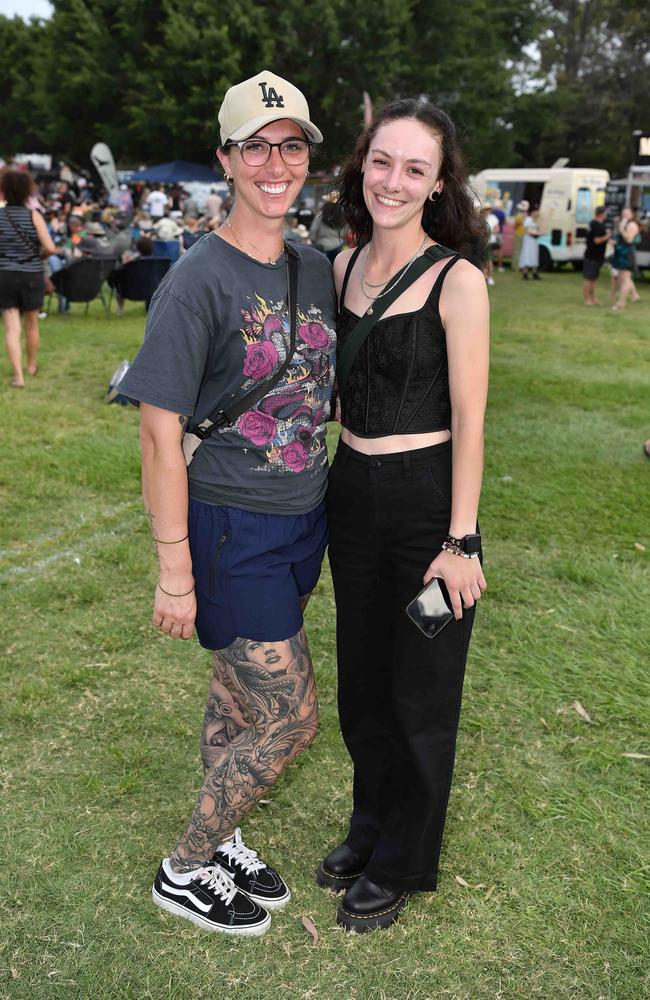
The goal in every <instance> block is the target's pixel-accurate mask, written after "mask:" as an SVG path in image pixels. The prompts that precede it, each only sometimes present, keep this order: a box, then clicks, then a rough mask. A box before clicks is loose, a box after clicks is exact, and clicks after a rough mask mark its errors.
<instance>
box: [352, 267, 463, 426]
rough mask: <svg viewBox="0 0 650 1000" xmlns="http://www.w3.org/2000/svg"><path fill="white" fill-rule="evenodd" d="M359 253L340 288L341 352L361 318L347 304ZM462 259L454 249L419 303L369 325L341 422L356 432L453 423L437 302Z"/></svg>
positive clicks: (442, 334)
mask: <svg viewBox="0 0 650 1000" xmlns="http://www.w3.org/2000/svg"><path fill="white" fill-rule="evenodd" d="M356 256H357V254H353V255H352V257H351V258H350V263H349V264H348V269H347V272H346V276H345V280H344V283H343V288H342V290H341V303H342V305H341V310H340V315H339V321H338V324H337V328H336V336H337V352H340V350H341V349H342V347H343V345H344V344H345V342H346V340H347V338H348V336H349V335H350V333H351V332H352V330H353V329H354V327H355V326H356V324H357V323H358V321H359V318H360V317H359V316H357V315H356V314H355V313H353V312H351V310H350V309H348V308H347V307H346V306H345V305H344V304H343V303H344V302H345V291H346V288H347V282H348V276H349V274H350V272H351V270H352V267H353V263H354V260H355V258H356ZM459 259H460V258H459V256H457V255H454V256H453V257H451V259H450V260H449V262H448V263H447V264H445V266H444V267H443V268H442V270H441V272H440V274H439V275H438V277H437V278H436V281H435V284H434V286H433V288H432V289H431V292H430V293H429V296H428V298H427V301H426V302H425V304H424V305H423V306H422V308H421V309H418V310H417V311H416V312H408V313H398V314H396V315H394V316H387V317H385V318H384V319H380V320H378V321H377V322H376V323H375V325H374V326H373V328H372V329H371V331H370V333H369V335H368V338H367V339H366V341H365V343H364V344H363V346H362V347H361V349H360V351H359V353H358V354H357V356H356V357H355V359H354V361H353V363H352V368H351V369H350V373H349V375H348V379H347V382H346V385H345V392H344V394H343V396H342V398H341V423H342V425H343V426H344V427H347V428H348V430H350V431H352V433H353V434H356V435H357V437H364V438H374V437H385V436H387V435H389V434H424V433H430V432H432V431H441V430H447V429H448V428H449V427H450V426H451V402H450V399H449V372H448V366H447V343H446V338H445V328H444V326H443V325H442V320H441V319H440V311H439V302H440V292H441V289H442V283H443V281H444V278H445V275H446V273H447V271H449V269H450V268H451V267H453V265H454V264H455V263H456V261H457V260H459Z"/></svg>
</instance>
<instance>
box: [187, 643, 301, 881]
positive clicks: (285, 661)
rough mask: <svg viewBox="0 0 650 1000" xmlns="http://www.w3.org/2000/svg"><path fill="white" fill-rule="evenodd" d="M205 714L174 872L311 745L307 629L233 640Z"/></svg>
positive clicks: (197, 860) (205, 854) (201, 856)
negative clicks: (190, 806) (198, 766)
mask: <svg viewBox="0 0 650 1000" xmlns="http://www.w3.org/2000/svg"><path fill="white" fill-rule="evenodd" d="M212 669H213V674H212V680H211V683H210V692H209V695H208V704H207V708H206V711H205V716H204V719H203V734H202V739H201V757H202V760H203V768H204V771H205V775H204V780H203V785H202V787H201V790H200V792H199V796H198V799H197V802H196V806H195V808H194V813H193V815H192V818H191V820H190V823H189V826H188V828H187V830H186V831H185V833H184V834H183V836H182V838H181V840H180V841H179V843H178V845H177V847H176V849H175V850H174V851H173V852H172V855H171V863H172V866H173V868H174V869H175V870H176V871H189V870H190V869H192V868H197V867H198V866H200V865H202V864H205V862H206V861H208V860H209V858H210V857H211V856H212V854H213V853H214V851H215V850H216V848H217V847H218V846H219V844H220V843H222V842H223V841H224V840H225V839H226V838H227V837H228V836H230V834H231V833H232V831H233V830H234V828H235V827H236V826H237V825H238V823H239V821H240V820H241V818H242V816H244V815H245V814H246V813H247V812H248V811H249V810H250V809H251V808H252V806H253V805H254V804H255V803H256V802H257V800H258V799H260V798H261V797H262V796H263V795H264V793H265V792H267V791H268V790H269V788H271V786H272V785H273V784H275V782H276V781H277V779H278V777H279V775H280V774H281V773H282V771H283V770H284V768H285V767H286V766H287V764H290V763H291V762H292V761H293V760H295V759H296V757H297V756H298V754H299V753H301V752H302V751H303V750H304V749H306V747H308V746H309V744H310V743H311V741H312V740H313V738H314V736H315V735H316V729H317V726H318V701H317V697H316V685H315V682H314V675H313V669H312V664H311V657H310V655H309V646H308V644H307V639H306V637H305V631H304V629H301V630H300V632H298V633H297V634H296V635H295V636H293V638H292V639H285V640H282V641H280V642H254V641H252V640H249V639H235V641H234V642H233V643H232V645H231V646H228V648H227V649H220V650H217V651H216V652H215V653H214V654H213V656H212Z"/></svg>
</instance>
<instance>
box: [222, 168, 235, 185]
mask: <svg viewBox="0 0 650 1000" xmlns="http://www.w3.org/2000/svg"><path fill="white" fill-rule="evenodd" d="M223 179H224V181H225V182H226V184H232V180H233V179H232V177H231V176H230V174H227V173H226V172H225V171H224V174H223Z"/></svg>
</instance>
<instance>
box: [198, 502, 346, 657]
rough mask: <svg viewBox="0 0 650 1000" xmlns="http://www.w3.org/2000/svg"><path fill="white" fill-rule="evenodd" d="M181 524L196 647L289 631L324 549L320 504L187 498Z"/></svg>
mask: <svg viewBox="0 0 650 1000" xmlns="http://www.w3.org/2000/svg"><path fill="white" fill-rule="evenodd" d="M188 523H189V535H190V551H191V553H192V571H193V573H194V579H195V581H196V602H197V609H196V631H197V635H198V637H199V642H200V643H201V645H202V646H204V647H205V648H206V649H224V648H225V647H226V646H230V644H231V643H232V642H234V640H235V639H237V638H240V639H255V640H256V641H258V642H279V641H280V640H281V639H290V638H291V637H292V636H294V635H295V634H296V632H298V631H299V630H300V628H301V627H302V611H301V608H300V598H301V597H305V596H307V594H310V593H311V591H312V590H313V589H314V587H315V586H316V583H317V582H318V577H319V576H320V569H321V564H322V562H323V556H324V555H325V549H326V548H327V516H326V513H325V504H324V503H321V504H319V506H318V507H316V509H315V510H312V511H310V513H309V514H289V515H284V514H255V513H252V512H251V511H248V510H240V509H239V508H238V507H215V506H213V505H212V504H208V503H202V502H201V501H200V500H193V499H191V498H190V505H189V519H188Z"/></svg>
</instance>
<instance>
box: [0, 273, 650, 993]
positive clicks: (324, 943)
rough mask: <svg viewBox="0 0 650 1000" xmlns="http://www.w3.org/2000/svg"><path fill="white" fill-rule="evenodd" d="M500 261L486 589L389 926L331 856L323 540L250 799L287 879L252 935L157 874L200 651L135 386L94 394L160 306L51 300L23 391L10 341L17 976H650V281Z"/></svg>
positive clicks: (381, 985) (11, 817) (339, 819)
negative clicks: (438, 804)
mask: <svg viewBox="0 0 650 1000" xmlns="http://www.w3.org/2000/svg"><path fill="white" fill-rule="evenodd" d="M497 278H498V281H497V284H496V286H495V287H494V289H492V291H491V297H492V303H493V364H492V382H491V395H490V405H489V412H488V420H487V464H486V474H485V485H484V493H483V500H482V507H481V523H482V531H483V536H484V544H485V550H486V575H487V579H488V583H489V590H488V592H487V594H486V596H485V598H484V600H483V601H482V602H481V607H480V610H479V615H478V617H477V624H476V628H475V631H474V638H473V644H472V647H471V649H470V660H469V667H468V677H467V685H466V697H465V702H464V710H463V716H462V722H461V734H460V741H459V752H458V761H457V768H456V778H455V784H454V789H453V792H452V798H451V804H450V812H449V820H448V824H447V830H446V839H445V847H444V851H443V858H442V871H441V883H440V889H439V891H438V892H437V893H435V894H429V895H422V896H419V897H416V898H414V899H413V900H412V901H411V902H410V904H409V906H408V908H407V910H406V911H405V913H404V914H403V917H402V919H401V921H400V922H399V923H398V924H397V925H396V926H395V927H394V928H392V929H391V930H389V931H386V932H382V933H376V934H372V935H366V936H359V937H356V936H346V935H345V934H344V932H343V931H341V930H340V929H339V928H337V927H336V924H335V921H334V913H335V898H334V897H333V896H331V895H328V894H327V893H325V892H323V891H322V890H320V889H318V888H317V887H316V886H315V884H314V880H313V871H314V869H315V866H316V864H317V862H318V860H319V859H320V857H321V856H322V855H323V853H324V852H325V851H326V850H327V849H329V848H331V847H332V846H334V845H335V844H336V843H337V842H338V840H339V838H340V837H341V834H342V833H343V832H344V829H345V818H346V810H347V809H348V806H349V799H350V768H349V764H348V760H347V757H346V754H345V752H344V749H343V746H342V743H341V739H340V735H339V732H338V728H337V719H336V705H335V680H334V676H335V663H334V633H333V626H334V606H333V600H332V594H331V586H330V581H329V575H328V573H327V572H325V573H324V574H323V577H322V579H321V582H320V583H319V586H318V590H317V593H316V595H315V599H314V600H313V601H312V603H311V604H310V607H309V609H308V615H307V621H308V630H309V636H310V641H311V645H312V650H313V656H314V662H315V665H316V671H317V676H318V684H319V692H320V701H321V716H322V721H321V730H320V734H319V737H318V739H317V741H316V743H315V744H314V746H313V748H312V749H311V750H310V751H309V752H308V753H307V754H306V755H303V757H302V758H301V759H300V760H299V761H298V763H297V764H296V765H295V766H293V767H292V768H291V769H290V771H289V772H288V773H287V774H285V775H284V776H283V778H282V779H281V781H280V782H279V784H278V786H277V787H276V789H275V790H274V791H273V793H272V794H271V795H269V797H268V803H267V804H266V805H262V806H260V807H258V808H257V809H256V810H255V811H254V813H252V814H251V815H250V817H248V818H247V819H246V821H245V823H244V833H245V837H246V839H247V841H249V842H250V843H252V844H253V845H254V846H255V847H256V848H258V849H259V851H260V853H261V854H262V856H263V857H264V858H266V859H268V860H269V861H270V862H271V863H274V864H276V865H277V867H278V868H279V869H280V870H281V871H282V873H283V874H284V875H285V876H286V878H287V880H288V881H289V883H290V885H291V887H292V891H293V901H292V903H291V904H290V906H289V907H288V908H287V909H286V910H284V911H283V912H282V913H280V914H278V915H277V916H276V917H274V921H273V927H272V929H271V931H270V932H269V933H268V934H267V935H266V936H265V937H264V938H261V939H251V940H243V941H235V942H233V941H232V940H231V939H225V938H223V937H222V936H220V935H209V934H206V933H204V932H201V931H199V930H197V929H195V928H194V927H192V925H190V924H188V923H186V922H184V921H180V920H178V919H176V918H174V917H171V916H169V915H167V914H164V913H162V912H161V911H159V910H158V909H156V908H155V907H154V906H152V904H151V901H150V888H151V882H152V879H153V875H154V873H155V869H156V866H157V864H158V861H159V859H160V857H161V856H162V855H163V854H164V853H166V852H167V851H169V849H170V847H171V846H172V845H173V844H174V843H175V840H176V838H177V836H178V834H179V832H180V831H181V830H182V829H183V828H184V824H185V821H186V818H187V816H188V814H189V810H190V809H191V807H192V805H193V801H194V795H195V792H196V789H197V788H198V785H199V782H200V761H199V755H198V737H199V728H200V722H201V718H202V713H203V707H204V705H203V703H204V698H205V696H206V693H207V684H208V666H209V664H208V656H207V654H206V653H205V652H204V651H202V650H201V649H200V648H199V647H198V645H196V644H194V643H192V644H183V645H182V646H181V645H180V644H179V643H176V642H174V641H171V640H169V639H167V638H164V637H162V636H161V635H159V634H158V633H157V632H155V631H154V630H153V629H152V628H151V626H150V625H149V624H148V623H149V617H150V601H151V596H152V589H153V585H154V582H155V562H154V555H153V551H152V545H151V542H150V539H149V535H148V529H147V526H146V524H145V521H144V518H143V515H142V513H141V505H140V500H139V459H138V444H137V413H136V411H135V410H134V409H132V408H122V407H119V406H107V405H105V403H104V402H103V393H104V392H105V389H106V383H107V380H108V377H109V375H110V373H111V372H112V371H113V369H114V368H115V367H116V365H117V364H118V362H119V361H120V360H121V359H122V358H132V357H133V355H134V353H135V351H136V349H137V346H138V344H139V342H140V340H141V336H142V331H143V324H144V314H143V312H142V307H141V306H136V305H133V306H131V307H130V308H129V309H128V310H127V312H126V314H125V316H124V318H122V319H119V318H117V317H111V318H109V319H107V318H106V317H105V316H104V315H103V313H102V310H101V308H99V307H98V306H93V307H92V308H91V310H90V313H89V314H88V316H84V315H83V307H80V306H76V307H75V306H73V311H72V314H71V315H70V316H69V317H65V318H63V317H58V316H53V317H51V318H49V319H47V320H46V321H45V322H44V323H43V324H42V331H43V350H42V366H41V372H40V374H39V375H38V377H37V378H36V379H31V380H29V385H28V387H27V388H26V389H25V390H24V391H22V392H19V391H16V390H12V389H10V388H9V387H8V383H9V377H8V373H9V369H8V367H7V365H6V362H3V364H4V369H3V372H4V375H3V384H2V386H1V387H0V408H1V412H2V426H3V433H2V440H3V447H2V453H1V456H0V490H1V496H2V509H3V516H2V521H1V523H0V532H1V537H0V549H1V551H0V586H1V587H2V597H3V613H2V623H3V629H2V645H3V647H4V649H3V654H2V661H1V667H0V683H1V685H2V688H1V695H0V699H1V708H0V711H1V714H2V721H1V737H0V738H1V740H2V756H1V761H0V776H1V781H2V786H3V808H2V819H1V821H0V846H1V850H2V857H3V875H4V878H3V879H2V888H1V889H0V896H1V898H2V903H3V910H4V913H3V916H2V924H1V931H0V935H1V945H2V967H1V968H0V998H2V1000H5V998H6V1000H41V998H43V1000H45V998H52V1000H91V998H93V1000H94V998H99V1000H199V998H204V997H211V998H214V1000H222V998H223V1000H226V998H229V1000H275V998H283V1000H284V998H287V1000H293V998H295V1000H432V998H436V1000H438V998H445V1000H502V998H503V1000H536V998H545V1000H642V998H645V997H648V995H650V948H649V947H648V936H647V935H648V921H647V918H648V887H649V878H648V876H649V871H650V869H649V866H648V857H649V850H648V848H649V846H650V843H649V838H648V826H647V792H648V765H649V764H650V727H649V722H650V712H649V704H650V702H649V700H648V695H649V693H650V692H649V687H650V685H649V682H648V667H649V665H650V624H649V622H648V619H647V616H648V611H649V604H650V462H648V461H647V459H645V458H644V456H643V454H642V451H641V445H642V442H643V440H644V439H645V438H646V437H650V392H649V384H650V375H649V372H650V289H649V288H648V286H647V285H646V286H643V285H641V286H640V288H641V293H642V295H643V301H642V302H641V303H640V304H638V305H633V306H630V307H629V308H628V309H627V310H626V311H625V312H624V313H622V314H615V313H611V312H610V311H609V310H607V309H604V308H603V309H598V310H596V309H589V310H588V309H585V308H584V307H583V306H582V305H581V293H580V279H579V277H578V276H576V275H573V274H570V273H563V274H554V275H547V276H545V278H544V281H543V282H542V283H540V284H537V283H536V282H535V283H533V282H527V283H524V282H521V281H520V280H517V278H516V276H513V275H510V274H505V275H498V276H497ZM303 915H304V916H307V917H309V918H310V919H311V920H312V921H313V922H314V924H315V925H316V927H317V929H318V933H319V940H318V942H317V943H314V942H313V940H312V937H311V936H310V935H309V934H308V933H307V931H306V930H305V928H304V926H303V924H302V922H301V916H303Z"/></svg>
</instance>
